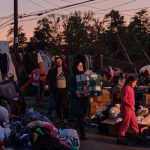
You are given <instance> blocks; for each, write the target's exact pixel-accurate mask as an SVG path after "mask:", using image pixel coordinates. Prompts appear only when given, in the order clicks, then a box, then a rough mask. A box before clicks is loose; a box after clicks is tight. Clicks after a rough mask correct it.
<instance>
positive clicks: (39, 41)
mask: <svg viewBox="0 0 150 150" xmlns="http://www.w3.org/2000/svg"><path fill="white" fill-rule="evenodd" d="M49 23H50V22H49V20H48V18H42V19H41V20H39V21H38V22H37V27H36V28H35V29H34V35H33V37H31V38H30V42H29V43H28V46H27V48H28V49H30V50H39V49H40V50H43V49H49V48H51V47H52V46H51V45H50V38H52V37H51V34H50V32H51V28H50V25H49Z"/></svg>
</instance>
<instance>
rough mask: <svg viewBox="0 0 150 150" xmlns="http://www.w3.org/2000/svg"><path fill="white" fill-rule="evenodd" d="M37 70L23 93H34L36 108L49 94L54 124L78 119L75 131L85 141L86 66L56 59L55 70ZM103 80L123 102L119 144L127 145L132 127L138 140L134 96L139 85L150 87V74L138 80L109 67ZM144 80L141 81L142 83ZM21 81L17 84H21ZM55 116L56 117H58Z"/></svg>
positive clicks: (42, 63) (117, 99)
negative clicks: (128, 131)
mask: <svg viewBox="0 0 150 150" xmlns="http://www.w3.org/2000/svg"><path fill="white" fill-rule="evenodd" d="M38 65H39V67H38V68H37V69H34V70H33V71H32V73H31V75H30V77H29V79H28V81H27V82H26V83H25V84H23V85H22V84H20V85H19V86H20V93H22V94H23V93H24V92H26V91H29V92H31V93H32V94H33V95H34V96H35V97H36V105H39V106H40V104H41V103H43V98H44V93H45V92H47V93H48V95H49V100H48V111H47V115H48V117H49V118H50V119H55V122H58V123H59V122H63V123H68V119H69V118H75V120H76V122H75V126H74V128H75V129H76V130H77V131H78V134H79V136H80V139H81V140H86V134H85V128H84V118H85V117H86V115H87V114H88V113H89V112H90V111H89V110H90V101H89V95H88V94H87V93H88V91H87V90H88V89H87V88H86V81H85V79H83V78H84V76H83V74H85V72H86V70H85V66H84V63H83V62H82V61H80V60H78V61H76V62H75V63H74V65H73V67H72V68H70V67H69V66H68V65H67V64H66V63H65V62H64V61H63V59H62V58H61V57H59V56H57V57H55V67H53V68H51V69H50V70H46V69H45V67H44V62H40V63H39V64H38ZM18 71H20V72H21V73H22V74H20V76H19V77H18V79H20V80H19V81H21V79H22V76H25V72H23V68H21V67H20V68H19V70H18ZM99 74H100V75H101V78H102V88H105V87H111V90H110V91H111V93H112V99H113V100H115V101H116V102H118V103H121V112H122V116H123V117H122V125H121V128H120V132H119V133H118V136H119V138H118V143H119V144H125V143H126V142H125V140H124V137H125V134H126V131H127V129H128V127H129V125H131V127H132V129H133V131H134V134H135V136H136V137H137V138H139V137H140V136H139V129H138V123H137V119H136V116H135V108H134V106H135V96H134V95H135V93H134V88H135V87H136V84H137V82H138V84H139V82H142V84H144V83H145V84H146V85H147V86H149V83H150V77H149V76H150V75H149V73H148V74H147V72H145V73H144V74H143V73H142V74H140V76H139V77H137V78H136V77H135V76H133V75H128V74H127V73H126V72H125V71H124V70H122V69H119V68H115V69H114V70H112V68H110V67H107V68H105V70H104V71H103V72H100V73H99ZM77 76H78V77H79V78H80V79H81V81H83V82H81V83H80V87H81V88H78V87H77V86H78V85H77ZM141 79H142V81H141ZM19 81H18V84H19V83H20V82H19ZM55 113H56V114H55Z"/></svg>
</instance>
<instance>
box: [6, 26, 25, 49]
mask: <svg viewBox="0 0 150 150" xmlns="http://www.w3.org/2000/svg"><path fill="white" fill-rule="evenodd" d="M13 33H14V29H13V28H10V29H9V30H8V33H7V36H8V39H9V45H10V48H11V49H12V48H13ZM18 41H19V43H18V50H19V51H24V49H25V48H26V46H27V37H26V35H25V33H24V32H23V29H22V26H20V27H19V28H18Z"/></svg>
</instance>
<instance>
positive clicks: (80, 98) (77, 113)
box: [68, 61, 89, 140]
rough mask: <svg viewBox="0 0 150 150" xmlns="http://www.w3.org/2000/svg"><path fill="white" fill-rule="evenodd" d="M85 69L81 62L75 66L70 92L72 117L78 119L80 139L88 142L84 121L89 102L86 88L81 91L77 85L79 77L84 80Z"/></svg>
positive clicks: (70, 79)
mask: <svg viewBox="0 0 150 150" xmlns="http://www.w3.org/2000/svg"><path fill="white" fill-rule="evenodd" d="M83 68H84V67H83V64H82V62H80V61H78V62H76V63H75V64H74V66H73V74H72V75H70V76H69V78H68V90H69V93H70V117H72V118H76V119H77V120H76V125H75V128H76V129H77V131H78V132H79V135H80V139H81V140H86V136H85V129H84V124H83V121H84V117H85V115H86V114H87V112H88V106H89V101H88V97H87V93H86V90H85V88H84V86H83V88H82V89H81V90H79V89H78V88H77V86H78V85H79V84H78V83H77V76H80V77H81V78H82V75H83V74H84V69H83ZM77 84H78V85H77ZM81 84H82V83H81ZM81 84H80V85H81ZM83 84H84V83H83Z"/></svg>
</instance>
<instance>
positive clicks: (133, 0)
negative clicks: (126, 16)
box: [95, 0, 136, 12]
mask: <svg viewBox="0 0 150 150" xmlns="http://www.w3.org/2000/svg"><path fill="white" fill-rule="evenodd" d="M135 1H136V0H131V1H128V2H126V3H122V4H119V5H116V6H113V7H109V8H106V9H100V10H99V11H95V12H101V11H107V10H109V9H113V8H116V7H120V6H124V5H127V4H130V3H133V2H135Z"/></svg>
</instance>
